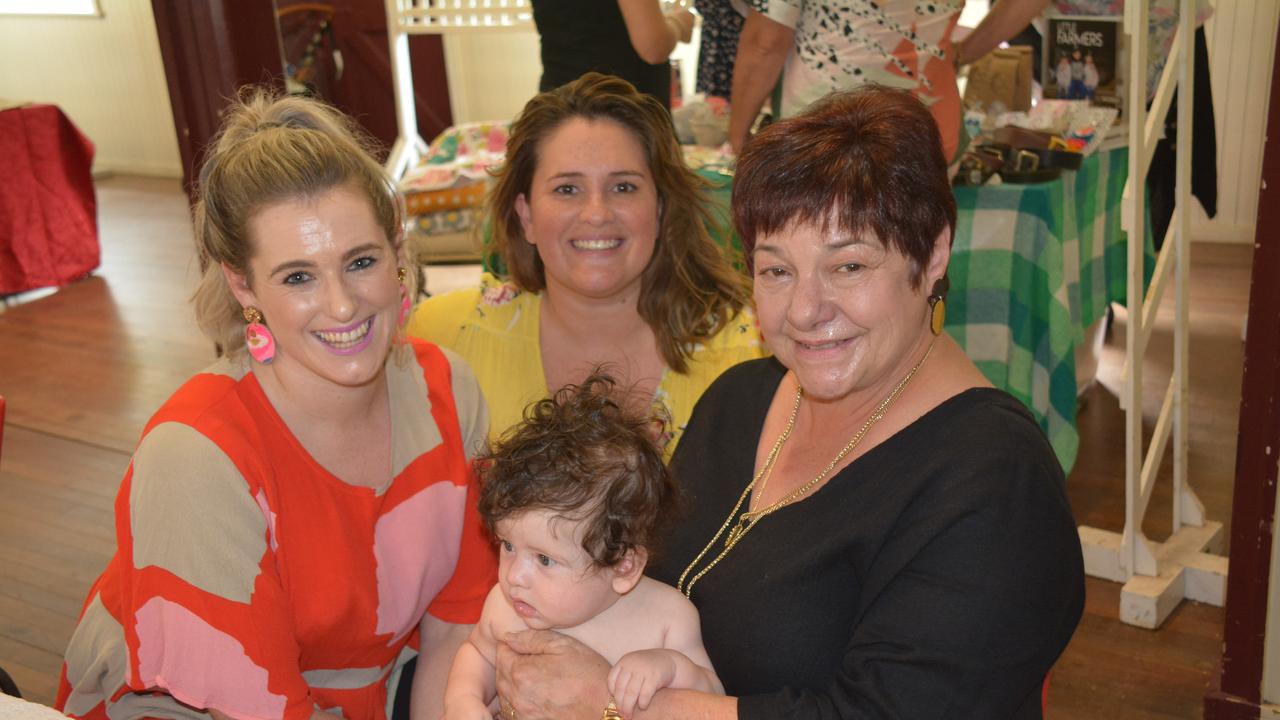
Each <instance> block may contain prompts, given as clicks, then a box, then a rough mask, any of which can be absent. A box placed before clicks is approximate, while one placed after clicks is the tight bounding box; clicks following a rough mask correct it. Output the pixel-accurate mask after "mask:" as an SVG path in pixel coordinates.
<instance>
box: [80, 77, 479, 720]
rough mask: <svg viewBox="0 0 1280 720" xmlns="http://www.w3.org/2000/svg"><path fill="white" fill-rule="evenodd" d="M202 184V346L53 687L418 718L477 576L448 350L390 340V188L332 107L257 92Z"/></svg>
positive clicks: (184, 703) (473, 439) (149, 706)
mask: <svg viewBox="0 0 1280 720" xmlns="http://www.w3.org/2000/svg"><path fill="white" fill-rule="evenodd" d="M200 177H201V180H200V187H199V196H198V199H197V203H196V207H195V226H196V227H195V234H196V244H197V248H198V254H199V258H200V263H201V266H202V268H203V270H204V277H203V280H202V283H201V285H200V288H199V289H198V290H197V292H196V295H195V306H196V316H197V320H198V321H199V324H200V326H201V328H202V329H203V330H204V331H205V333H206V334H207V335H208V336H209V338H210V339H211V340H213V342H214V343H215V344H216V346H217V347H218V348H219V350H220V354H221V356H222V357H221V359H220V360H219V361H218V362H217V363H215V364H214V365H213V366H211V367H210V368H208V369H207V370H205V371H204V372H201V373H199V374H197V375H196V376H195V377H193V378H191V379H190V380H189V381H188V382H187V383H186V384H184V385H183V386H182V387H181V388H179V389H178V391H177V392H176V393H174V395H173V397H172V398H170V400H169V401H168V402H167V403H165V405H164V406H163V407H162V408H160V410H159V411H158V412H157V413H156V415H155V416H154V417H153V418H152V420H151V422H150V423H148V425H147V428H146V430H145V431H144V434H143V437H142V440H141V441H140V443H139V444H138V448H137V451H136V452H135V454H134V456H133V461H132V463H131V464H130V466H129V469H128V471H127V472H126V474H125V478H124V483H123V485H122V487H121V489H120V496H119V500H118V501H117V503H116V508H117V513H116V540H117V548H118V549H117V553H116V556H115V558H114V559H113V560H112V561H111V564H110V565H109V566H108V568H107V570H106V572H104V573H103V575H102V576H101V577H100V578H99V579H98V581H97V583H96V584H95V585H94V586H93V588H92V590H91V591H90V594H89V598H88V601H87V602H86V605H85V609H84V612H83V615H82V617H81V619H80V623H79V626H78V627H77V629H76V632H75V634H74V636H73V637H72V640H71V644H70V646H69V647H68V649H67V653H66V664H65V666H64V670H63V676H62V682H61V687H60V688H59V693H58V699H57V706H58V708H59V709H61V710H62V711H63V712H65V713H67V714H68V715H71V716H73V717H81V718H107V717H110V718H111V719H112V720H122V719H124V718H134V717H192V718H196V717H207V716H208V715H213V716H214V717H216V718H288V719H290V720H306V719H307V718H312V717H315V718H337V717H342V718H347V719H348V720H353V719H355V718H361V719H370V720H381V719H382V718H384V717H388V716H392V715H394V716H397V717H408V712H409V707H410V705H412V706H413V709H414V711H415V712H414V715H416V716H417V717H422V718H435V717H437V716H438V715H439V713H440V710H441V707H442V706H441V702H442V691H443V684H444V680H445V676H446V675H445V674H446V673H447V670H448V666H449V663H450V661H451V660H452V658H453V655H454V652H455V650H456V648H457V646H458V645H459V643H461V642H462V641H463V639H465V638H466V636H467V634H468V632H469V630H470V626H471V624H472V623H474V622H475V620H476V619H477V618H478V617H479V613H480V609H481V607H482V604H483V601H484V597H485V595H486V593H487V592H488V589H489V587H490V586H492V584H493V582H494V579H495V573H496V564H495V558H494V555H493V550H492V547H491V546H490V544H489V542H488V540H487V539H486V537H485V536H484V532H483V530H482V529H481V527H480V524H479V522H478V516H477V515H476V512H475V497H474V495H475V483H474V478H473V475H472V472H471V469H470V459H471V457H472V454H473V453H474V452H475V451H476V450H477V449H478V448H480V447H481V446H482V445H483V443H484V437H485V433H486V431H487V429H488V417H487V413H486V410H485V406H484V402H483V400H482V398H481V396H480V393H479V389H478V387H477V386H476V382H475V379H474V377H473V376H472V374H471V373H470V371H469V370H468V369H467V367H466V365H465V364H464V363H462V362H461V361H460V360H459V359H458V358H457V357H456V356H454V355H451V354H449V353H448V352H446V351H443V350H441V349H439V348H436V347H434V346H431V345H428V344H426V343H421V342H416V341H413V342H408V343H405V342H403V341H402V340H400V339H399V335H400V326H401V324H402V323H403V321H404V319H405V317H406V315H407V310H408V298H409V297H412V288H410V287H407V286H406V283H408V282H409V278H410V277H412V273H406V272H405V271H404V270H403V261H402V253H401V245H400V242H401V236H400V227H401V213H400V210H399V207H398V205H397V201H396V197H395V193H394V190H393V188H392V186H391V185H390V183H389V182H388V180H387V178H386V177H385V176H384V175H383V173H382V170H381V168H380V166H379V165H378V164H377V163H376V162H375V161H374V160H373V159H372V157H370V155H369V154H368V153H367V152H366V151H365V150H364V148H363V146H362V145H361V143H360V141H359V139H358V137H357V135H356V134H355V133H354V132H353V130H352V127H351V126H350V125H349V123H348V122H347V120H346V119H345V118H343V117H342V116H341V115H340V114H338V113H337V112H336V111H335V110H333V109H331V108H329V107H327V106H324V105H321V104H319V103H316V102H314V101H309V100H304V99H299V98H276V97H273V96H271V95H269V94H266V93H264V92H246V93H244V95H243V97H242V99H241V101H240V102H238V103H237V104H236V105H235V106H234V107H233V108H232V110H231V112H230V114H229V115H228V116H227V119H226V121H225V124H224V127H223V129H222V131H221V134H220V136H219V138H218V140H217V142H216V144H215V145H214V147H213V148H212V150H211V151H210V153H209V155H208V158H207V160H206V161H205V165H204V168H203V171H202V173H201V176H200ZM415 656H416V657H417V658H420V661H418V662H416V663H414V664H415V665H416V666H417V668H418V669H417V671H416V675H414V676H413V679H412V680H410V677H411V675H412V673H411V672H407V671H406V667H408V665H407V664H408V663H409V662H410V661H411V660H412V659H413V658H415ZM410 690H412V692H410ZM397 691H399V692H397Z"/></svg>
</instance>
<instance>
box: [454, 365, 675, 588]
mask: <svg viewBox="0 0 1280 720" xmlns="http://www.w3.org/2000/svg"><path fill="white" fill-rule="evenodd" d="M665 425H666V420H665V418H664V417H663V416H662V415H661V414H659V413H653V414H645V413H641V412H635V411H631V410H628V409H627V408H626V407H625V403H624V402H623V401H622V400H621V398H620V396H619V393H618V391H617V383H616V382H615V381H614V380H613V378H612V377H610V376H609V375H608V374H606V373H604V372H602V371H600V370H598V369H597V370H596V371H595V372H593V373H592V374H591V375H590V376H589V377H588V378H587V379H586V380H584V381H582V383H581V384H580V385H566V386H565V387H564V388H562V389H561V390H560V391H559V392H557V393H556V394H555V396H554V397H551V398H547V399H545V400H539V401H538V402H536V403H533V404H532V405H530V406H528V407H527V408H525V411H524V422H522V423H520V424H519V425H517V426H515V428H513V429H512V430H510V431H508V433H507V434H506V435H504V436H503V437H502V439H501V440H499V441H498V443H497V444H496V445H495V446H494V447H493V449H492V450H491V451H490V452H489V453H488V454H487V455H484V456H482V457H481V458H480V459H479V461H478V462H477V467H478V468H479V471H480V477H481V482H482V485H481V490H480V516H481V517H482V518H484V522H485V525H486V526H488V528H489V532H490V533H493V532H494V527H495V525H496V524H497V523H498V522H499V521H500V520H502V519H504V518H508V517H513V516H516V515H519V514H521V513H523V512H527V511H530V510H545V511H549V512H551V513H553V514H554V515H556V516H557V517H561V518H564V519H566V520H573V521H582V522H583V523H585V527H586V531H585V533H584V534H583V537H582V547H583V549H585V550H586V551H587V554H588V555H589V556H590V557H591V558H592V560H593V561H594V562H595V563H596V564H597V565H598V566H601V567H612V566H614V565H616V564H617V563H618V562H620V561H621V560H622V559H623V557H624V556H625V555H626V553H627V551H628V550H632V549H636V548H643V549H644V550H645V551H646V552H648V554H649V556H650V557H652V556H653V555H655V554H656V552H657V538H658V536H659V535H660V534H661V528H662V525H663V524H664V523H665V522H666V521H668V520H670V518H671V517H672V515H673V514H674V512H675V510H676V508H677V506H678V504H679V491H678V488H677V486H676V484H675V481H674V479H673V478H672V477H671V473H670V472H669V471H668V470H667V467H666V465H665V464H664V463H663V461H662V450H661V449H660V448H659V447H658V445H657V437H658V435H659V434H660V433H661V432H662V430H663V429H664V428H665Z"/></svg>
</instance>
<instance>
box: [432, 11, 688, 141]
mask: <svg viewBox="0 0 1280 720" xmlns="http://www.w3.org/2000/svg"><path fill="white" fill-rule="evenodd" d="M603 1H604V0H601V2H603ZM700 36H701V33H700V28H699V30H696V31H695V32H694V35H693V40H692V42H690V43H681V44H679V45H677V46H676V49H675V52H673V53H672V54H671V57H672V59H673V60H679V61H680V65H681V80H682V83H681V86H682V88H683V93H684V95H685V97H689V96H691V95H692V94H693V86H694V81H695V80H696V77H697V69H698V46H699V40H700ZM539 57H540V56H539V45H538V33H537V31H536V30H535V29H534V27H533V25H532V23H531V24H529V25H528V26H527V27H526V28H525V29H522V30H506V31H498V32H492V33H483V32H475V33H455V34H446V35H445V36H444V62H445V72H446V74H447V75H448V78H449V103H450V105H451V106H452V108H453V121H454V123H456V124H459V125H461V124H462V123H467V122H481V121H486V120H511V119H513V118H515V116H516V114H517V113H519V112H520V109H521V108H523V107H524V104H525V103H526V102H528V101H529V98H531V97H533V96H534V95H536V94H537V92H538V80H539V78H541V77H542V61H541V60H540V59H539ZM425 140H426V141H427V142H430V141H431V138H425Z"/></svg>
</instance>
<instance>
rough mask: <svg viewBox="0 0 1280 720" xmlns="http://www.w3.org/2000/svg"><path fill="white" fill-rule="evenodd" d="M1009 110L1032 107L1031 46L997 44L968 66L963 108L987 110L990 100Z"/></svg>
mask: <svg viewBox="0 0 1280 720" xmlns="http://www.w3.org/2000/svg"><path fill="white" fill-rule="evenodd" d="M997 101H998V102H1000V103H1002V104H1003V105H1004V107H1005V109H1006V110H1008V111H1010V112H1015V111H1019V110H1021V111H1026V110H1030V109H1031V48H1030V47H1026V46H1014V47H1009V48H996V49H995V50H992V51H991V52H989V53H987V54H986V55H984V56H982V57H981V58H979V59H978V60H977V61H976V62H974V63H973V64H972V65H970V66H969V82H968V84H967V85H965V88H964V106H965V108H966V109H971V108H978V109H981V110H983V111H987V112H989V111H990V109H991V104H992V103H993V102H997Z"/></svg>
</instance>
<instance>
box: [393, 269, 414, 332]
mask: <svg viewBox="0 0 1280 720" xmlns="http://www.w3.org/2000/svg"><path fill="white" fill-rule="evenodd" d="M408 277H409V271H408V270H405V269H404V266H403V265H401V266H400V267H398V268H396V278H397V279H398V280H399V281H400V324H401V325H404V324H405V322H406V321H408V320H409V313H410V312H412V311H413V301H412V300H410V299H409V286H407V285H405V283H404V281H405V279H406V278H408Z"/></svg>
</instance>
